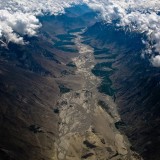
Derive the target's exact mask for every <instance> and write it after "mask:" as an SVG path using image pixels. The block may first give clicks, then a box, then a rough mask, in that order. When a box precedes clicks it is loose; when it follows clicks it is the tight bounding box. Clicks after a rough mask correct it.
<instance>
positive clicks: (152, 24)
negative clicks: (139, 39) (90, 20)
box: [85, 0, 160, 67]
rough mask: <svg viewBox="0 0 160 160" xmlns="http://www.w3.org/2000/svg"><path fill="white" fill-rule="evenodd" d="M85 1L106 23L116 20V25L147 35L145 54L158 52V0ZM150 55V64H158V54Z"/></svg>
mask: <svg viewBox="0 0 160 160" xmlns="http://www.w3.org/2000/svg"><path fill="white" fill-rule="evenodd" d="M85 2H86V3H87V4H88V6H90V7H91V8H92V9H94V10H96V11H99V12H100V14H101V17H102V18H103V20H104V21H106V22H107V23H113V21H114V22H115V20H116V25H117V26H121V27H124V28H126V27H128V29H130V30H131V31H137V32H139V33H145V34H146V35H147V37H148V39H147V41H146V42H145V44H146V47H147V48H146V54H154V53H155V52H157V53H158V54H160V15H159V13H160V1H159V0H118V1H117V0H85ZM151 57H152V59H151V62H153V63H152V64H153V65H155V66H157V67H158V66H160V61H159V56H155V57H154V55H152V56H151ZM154 62H155V63H154ZM158 63H159V65H158Z"/></svg>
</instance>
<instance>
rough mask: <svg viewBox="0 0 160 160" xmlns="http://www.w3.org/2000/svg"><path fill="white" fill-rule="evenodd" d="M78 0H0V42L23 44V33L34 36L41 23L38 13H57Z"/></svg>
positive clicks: (2, 43)
mask: <svg viewBox="0 0 160 160" xmlns="http://www.w3.org/2000/svg"><path fill="white" fill-rule="evenodd" d="M76 3H79V1H78V0H68V1H64V0H30V1H28V0H21V1H20V0H5V1H4V0H0V43H1V45H6V46H7V44H8V43H9V42H14V43H17V44H25V43H26V42H25V41H24V39H23V36H24V35H28V36H35V35H36V33H37V30H38V29H39V28H40V27H41V24H40V22H39V20H38V18H37V16H38V15H43V14H45V13H49V14H54V15H57V14H59V13H63V12H64V8H67V7H70V6H71V4H76Z"/></svg>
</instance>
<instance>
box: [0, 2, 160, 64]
mask: <svg viewBox="0 0 160 160" xmlns="http://www.w3.org/2000/svg"><path fill="white" fill-rule="evenodd" d="M79 3H85V4H87V5H88V6H89V7H90V8H92V9H94V10H97V11H99V12H100V13H101V17H102V18H103V19H104V20H105V21H106V22H107V23H112V22H113V21H114V20H119V22H118V23H117V26H121V27H126V26H128V28H130V30H134V31H137V32H140V33H145V34H146V35H147V37H148V41H146V42H145V44H146V46H147V47H148V48H147V49H146V53H148V54H151V53H153V50H154V51H156V52H158V53H159V54H160V16H159V15H158V12H160V1H159V0H29V1H28V0H5V1H4V0H0V42H1V43H4V42H5V43H8V42H10V41H12V42H14V43H19V44H25V42H24V40H23V36H24V35H28V36H34V35H36V33H37V30H38V29H39V27H41V24H40V22H39V20H38V18H37V16H38V15H43V14H44V13H50V14H54V15H57V14H59V13H64V8H67V7H70V6H71V5H72V4H79ZM3 45H4V44H3ZM152 57H154V56H153V55H152ZM155 58H156V57H155ZM151 61H153V58H152V60H151ZM158 62H159V61H158ZM156 66H158V65H156Z"/></svg>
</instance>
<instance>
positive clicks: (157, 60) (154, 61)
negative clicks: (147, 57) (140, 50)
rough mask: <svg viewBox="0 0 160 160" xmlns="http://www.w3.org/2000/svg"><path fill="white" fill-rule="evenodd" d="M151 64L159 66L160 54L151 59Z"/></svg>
mask: <svg viewBox="0 0 160 160" xmlns="http://www.w3.org/2000/svg"><path fill="white" fill-rule="evenodd" d="M151 62H152V64H153V66H155V67H160V55H157V56H155V57H153V58H152V59H151Z"/></svg>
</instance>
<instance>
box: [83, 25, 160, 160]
mask: <svg viewBox="0 0 160 160" xmlns="http://www.w3.org/2000/svg"><path fill="white" fill-rule="evenodd" d="M84 35H85V36H87V37H88V39H87V40H86V41H85V43H87V44H91V45H92V46H96V47H97V48H106V49H107V51H106V50H104V52H99V53H98V52H97V53H98V54H95V56H97V59H98V60H99V59H101V57H103V58H106V59H107V57H112V60H111V62H110V63H111V68H112V69H114V70H112V72H108V71H105V73H103V74H105V75H107V74H108V75H109V79H110V81H112V84H111V87H112V89H114V90H115V92H114V94H112V95H114V96H113V98H114V100H115V101H116V103H117V105H118V109H119V113H120V115H121V118H122V122H123V123H122V122H121V123H119V124H118V128H119V129H120V130H121V132H125V134H126V135H127V136H128V138H129V140H130V142H131V144H132V149H133V150H136V151H138V152H139V153H140V154H141V155H142V156H143V157H144V159H146V160H151V159H152V160H158V159H159V153H160V148H159V145H158V144H160V139H159V136H160V129H159V123H160V98H159V97H160V69H159V68H155V67H153V66H152V65H151V64H150V62H149V61H148V59H143V58H142V57H141V53H142V50H143V49H144V46H143V44H142V43H141V38H142V37H143V35H139V34H137V33H125V32H124V31H122V30H121V29H120V28H118V29H117V28H115V27H114V26H111V25H107V24H102V23H96V24H95V25H94V26H92V27H90V28H88V30H87V31H86V32H85V34H84ZM100 55H103V56H100ZM108 55H110V56H108ZM103 58H102V59H103ZM100 65H101V69H102V68H103V67H104V65H103V63H100ZM106 65H108V64H106ZM106 65H105V66H106Z"/></svg>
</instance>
